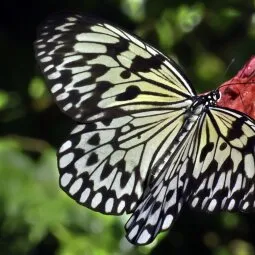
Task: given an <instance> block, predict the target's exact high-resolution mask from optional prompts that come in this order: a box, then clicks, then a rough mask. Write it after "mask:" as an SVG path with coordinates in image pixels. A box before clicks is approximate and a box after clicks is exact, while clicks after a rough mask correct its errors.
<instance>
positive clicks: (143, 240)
mask: <svg viewBox="0 0 255 255" xmlns="http://www.w3.org/2000/svg"><path fill="white" fill-rule="evenodd" d="M150 237H151V235H150V233H149V232H148V230H147V229H145V230H144V231H143V232H142V234H140V236H139V238H138V240H137V243H139V244H144V243H147V242H148V240H149V239H150Z"/></svg>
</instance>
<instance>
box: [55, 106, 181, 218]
mask: <svg viewBox="0 0 255 255" xmlns="http://www.w3.org/2000/svg"><path fill="white" fill-rule="evenodd" d="M150 113H151V115H148V112H145V113H144V114H142V113H139V114H132V115H129V116H124V117H119V118H113V119H111V120H105V121H99V122H94V123H87V124H80V125H78V126H77V127H76V128H75V129H74V130H73V131H72V132H71V134H70V136H69V138H68V139H67V141H66V142H65V143H64V144H63V145H62V146H61V147H60V149H59V152H58V165H59V172H60V186H61V187H62V189H63V190H64V191H65V192H66V193H67V194H68V195H69V196H71V197H73V198H74V199H75V200H76V201H77V202H78V203H80V204H82V205H85V206H86V207H89V208H91V209H93V210H95V211H99V212H102V213H106V214H122V213H123V212H128V213H129V212H132V210H133V209H134V208H135V207H136V205H137V201H138V200H139V199H140V198H141V196H142V194H143V192H144V188H145V187H146V185H147V183H148V178H150V179H153V178H155V177H156V175H154V176H150V175H151V174H150V169H153V165H155V164H156V162H158V161H160V159H161V158H162V156H163V155H164V154H165V153H166V151H167V149H168V148H169V147H171V144H172V143H173V141H174V139H175V137H176V135H177V133H178V132H179V131H180V129H181V127H182V125H183V115H184V110H183V109H181V110H178V111H177V110H174V111H164V112H163V111H153V112H150ZM149 176H150V177H149Z"/></svg>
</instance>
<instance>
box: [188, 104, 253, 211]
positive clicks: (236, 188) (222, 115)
mask: <svg viewBox="0 0 255 255" xmlns="http://www.w3.org/2000/svg"><path fill="white" fill-rule="evenodd" d="M195 141H196V143H197V147H198V148H197V151H195V152H194V153H193V158H194V161H195V167H194V169H191V171H192V175H191V178H190V184H189V186H190V189H191V193H190V196H189V198H188V202H189V204H190V205H191V207H193V208H198V209H200V210H203V211H208V212H213V211H217V210H225V211H240V210H241V211H251V210H254V208H255V196H254V185H255V158H254V156H255V123H254V120H252V119H250V118H248V117H247V116H244V115H241V114H240V113H238V112H235V111H233V110H228V109H223V108H218V107H215V108H212V109H211V110H210V111H209V112H208V114H206V115H203V117H202V118H201V119H200V125H199V134H198V136H197V137H196V138H195Z"/></svg>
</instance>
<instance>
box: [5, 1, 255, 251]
mask: <svg viewBox="0 0 255 255" xmlns="http://www.w3.org/2000/svg"><path fill="white" fill-rule="evenodd" d="M1 5H2V6H1V9H0V13H1V15H0V16H1V17H0V21H1V23H0V53H1V58H0V74H1V76H0V134H1V136H0V206H1V207H0V254H13V255H18V254H31V255H35V254H36V255H39V254H58V255H73V254H88V255H93V254H96V255H108V254H116V255H118V254H124V255H126V254H195V253H200V254H215V255H229V254H234V255H253V254H255V215H254V214H241V213H237V214H230V213H220V214H212V215H208V214H205V213H200V212H194V211H191V210H190V209H189V208H185V209H184V211H183V212H182V213H181V216H180V217H179V219H178V220H177V222H176V223H175V224H174V226H173V227H172V229H171V230H170V231H168V232H166V233H164V234H162V235H160V236H159V238H158V239H157V240H156V241H155V242H154V243H153V244H151V245H149V246H146V247H134V246H132V245H130V244H129V243H128V242H127V241H126V240H125V238H124V229H123V226H124V223H125V221H126V219H127V218H128V217H127V216H123V217H113V216H104V215H100V214H97V213H94V212H92V211H90V210H88V209H86V208H83V207H82V206H79V205H77V204H76V203H75V202H74V201H72V200H71V199H69V198H68V197H67V196H66V195H65V194H64V193H63V192H62V191H61V190H60V189H59V187H58V171H57V167H56V157H55V148H57V147H58V146H59V145H60V144H61V143H62V142H63V141H64V140H65V137H66V136H67V134H68V132H69V130H70V128H71V127H72V126H73V124H74V123H73V122H72V120H71V119H69V118H68V117H66V116H64V115H63V114H62V113H61V112H60V111H59V110H58V109H57V107H56V106H55V105H54V104H53V102H52V98H51V97H50V95H49V93H48V90H47V88H46V86H45V82H44V80H43V78H42V76H41V74H40V72H39V68H38V67H37V65H36V62H35V58H34V52H33V42H34V40H35V38H36V28H37V26H38V25H39V24H40V22H42V21H43V20H44V19H45V18H46V17H47V16H49V15H50V14H52V13H54V12H59V11H79V12H83V13H84V14H87V15H90V16H95V17H98V18H103V19H106V20H109V21H110V22H111V23H113V24H117V25H118V26H121V27H122V28H125V29H126V30H128V31H131V32H133V33H135V34H136V35H138V36H140V37H142V38H143V39H144V40H145V41H147V42H149V43H150V44H152V45H154V46H155V47H156V48H158V49H160V50H161V51H163V52H164V53H166V54H167V55H169V56H171V57H173V58H174V59H176V60H177V61H178V62H179V63H180V64H181V65H182V67H183V68H184V69H185V70H186V74H187V75H188V77H189V78H190V79H191V80H192V82H193V84H194V87H195V88H196V89H197V90H198V91H199V92H205V91H208V90H210V89H212V88H216V87H218V86H219V85H220V84H221V83H223V82H224V81H225V80H228V79H229V78H230V77H232V76H233V75H235V73H236V72H237V71H238V70H239V69H241V67H242V66H243V64H244V63H245V62H246V61H247V60H248V59H249V58H250V57H251V56H252V55H253V54H254V39H255V11H254V5H255V3H254V2H253V1H248V0H247V1H243V0H233V1H223V0H215V1H209V0H208V1H191V0H189V1H182V2H181V1H175V0H173V1H169V0H157V1H155V0H147V1H145V0H123V1H121V0H107V1H106V0H105V1H99V0H87V1H82V0H77V1H71V0H70V1H67V0H62V1H57V0H55V1H51V0H45V1H34V2H26V1H5V2H2V3H1ZM232 59H235V61H234V63H233V64H231V66H230V67H229V68H228V69H227V67H228V66H229V64H230V62H231V61H232Z"/></svg>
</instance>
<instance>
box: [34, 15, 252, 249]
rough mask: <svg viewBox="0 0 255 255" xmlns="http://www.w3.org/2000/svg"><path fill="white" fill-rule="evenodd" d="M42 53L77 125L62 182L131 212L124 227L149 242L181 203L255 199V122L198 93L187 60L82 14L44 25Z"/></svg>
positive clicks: (102, 207)
mask: <svg viewBox="0 0 255 255" xmlns="http://www.w3.org/2000/svg"><path fill="white" fill-rule="evenodd" d="M35 54H36V59H37V61H38V63H39V65H40V68H41V70H42V73H43V74H44V76H45V77H46V80H47V83H48V86H49V89H50V91H51V93H52V95H53V98H54V100H55V102H56V104H57V105H58V107H59V108H60V109H61V110H62V111H63V112H64V113H65V114H66V115H68V116H69V117H71V118H72V119H73V120H74V121H75V122H76V126H75V128H74V129H73V130H72V131H71V133H70V135H69V137H68V138H67V139H66V141H65V142H64V143H63V144H62V145H61V147H60V149H59V150H58V153H57V159H58V168H59V174H60V179H59V182H60V186H61V188H62V189H63V190H64V191H65V192H66V193H67V194H68V195H69V196H70V197H72V198H73V199H74V200H75V201H76V202H78V203H79V204H81V205H83V206H85V207H88V208H90V209H92V210H94V211H97V212H101V213H104V214H111V215H121V214H123V213H132V216H131V218H130V219H129V221H128V222H127V224H126V226H125V228H126V237H127V239H128V240H129V241H130V242H131V243H133V244H148V243H150V242H152V241H153V240H154V239H155V237H156V236H157V235H158V233H160V232H161V231H164V230H167V229H169V228H170V226H172V224H173V223H174V222H175V220H176V218H177V216H178V215H179V213H180V211H181V209H182V207H183V204H187V205H189V206H190V207H191V208H196V209H198V210H201V211H207V212H215V211H220V210H225V211H245V212H246V211H252V210H253V209H254V207H255V201H254V199H255V196H254V183H255V182H254V176H255V162H254V155H255V123H254V120H253V119H251V118H250V117H248V116H247V115H245V114H243V113H241V112H238V111H236V110H230V109H227V108H224V107H218V106H217V102H218V101H219V100H220V97H221V93H220V91H219V90H218V89H216V90H213V91H211V92H209V93H207V94H205V95H197V94H196V92H195V90H194V89H193V87H192V85H191V83H190V81H189V80H188V78H187V77H186V76H185V74H184V73H183V71H182V70H181V69H180V67H179V66H178V65H177V64H176V63H175V62H174V61H173V60H172V59H170V58H168V57H167V56H165V55H163V54H162V53H161V52H159V51H158V50H157V49H155V48H153V47H152V46H150V45H149V44H147V43H145V42H143V41H142V40H141V39H139V38H138V37H136V36H134V35H132V34H130V33H128V32H126V31H124V30H123V29H121V28H118V27H116V26H113V25H111V24H109V23H107V22H104V21H98V20H94V19H91V18H87V17H84V16H82V15H79V14H70V15H69V14H68V15H56V16H53V17H52V18H49V19H48V20H47V21H46V22H45V23H44V24H42V26H41V27H40V28H39V31H38V39H37V40H36V42H35Z"/></svg>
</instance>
